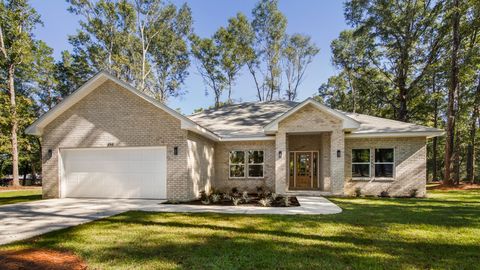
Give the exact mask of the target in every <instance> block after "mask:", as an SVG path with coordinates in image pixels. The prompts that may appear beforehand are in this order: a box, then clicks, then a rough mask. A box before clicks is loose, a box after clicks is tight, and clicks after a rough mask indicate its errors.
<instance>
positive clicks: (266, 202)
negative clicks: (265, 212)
mask: <svg viewBox="0 0 480 270" xmlns="http://www.w3.org/2000/svg"><path fill="white" fill-rule="evenodd" d="M258 203H259V204H260V205H261V206H263V207H267V206H270V205H271V203H272V202H271V201H270V199H269V198H263V199H260V200H259V201H258Z"/></svg>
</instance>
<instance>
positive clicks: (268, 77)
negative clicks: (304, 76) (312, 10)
mask: <svg viewBox="0 0 480 270" xmlns="http://www.w3.org/2000/svg"><path fill="white" fill-rule="evenodd" d="M252 15H253V21H252V28H253V30H254V33H255V41H254V45H255V57H254V58H251V59H250V61H249V70H250V73H251V74H252V76H253V78H254V80H255V85H256V86H257V91H258V99H259V101H263V100H272V99H273V98H274V95H275V94H277V97H278V96H279V95H280V84H281V74H282V69H281V66H280V58H281V53H282V42H283V40H284V37H285V30H286V28H287V19H286V18H285V16H284V15H283V14H282V12H281V11H280V10H279V9H278V0H260V2H258V4H257V5H256V6H255V8H254V9H253V11H252ZM261 60H263V61H264V67H262V65H261ZM259 74H261V76H263V78H259V77H260V76H259ZM259 79H263V82H262V83H259Z"/></svg>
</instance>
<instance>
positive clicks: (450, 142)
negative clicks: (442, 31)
mask: <svg viewBox="0 0 480 270" xmlns="http://www.w3.org/2000/svg"><path fill="white" fill-rule="evenodd" d="M451 10H452V15H451V27H452V49H451V52H450V80H449V88H448V106H447V140H446V144H445V176H444V177H445V178H444V183H445V184H447V185H453V184H454V177H453V175H452V172H453V164H454V160H453V159H454V158H455V155H456V154H457V153H455V150H454V149H455V148H454V147H455V145H454V144H455V125H456V123H455V121H456V111H457V109H458V107H457V104H456V103H457V102H458V94H459V93H458V91H459V82H458V74H459V67H458V65H459V63H458V58H459V57H458V53H459V52H458V51H459V49H460V38H461V37H460V29H459V28H460V20H461V11H460V0H453V1H452V7H451Z"/></svg>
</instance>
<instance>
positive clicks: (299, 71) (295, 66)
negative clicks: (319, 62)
mask: <svg viewBox="0 0 480 270" xmlns="http://www.w3.org/2000/svg"><path fill="white" fill-rule="evenodd" d="M319 51H320V50H319V49H318V48H317V46H315V44H314V43H313V42H312V41H311V38H310V37H309V36H304V35H301V34H294V35H292V36H290V37H288V38H287V41H286V45H285V47H284V48H283V52H282V54H283V59H284V69H285V76H286V78H287V93H286V95H287V99H288V100H295V99H296V98H297V91H298V86H299V85H300V84H301V82H302V81H303V77H304V75H305V71H306V70H307V67H308V65H309V64H310V63H311V62H312V61H313V58H314V57H315V55H317V54H318V52H319Z"/></svg>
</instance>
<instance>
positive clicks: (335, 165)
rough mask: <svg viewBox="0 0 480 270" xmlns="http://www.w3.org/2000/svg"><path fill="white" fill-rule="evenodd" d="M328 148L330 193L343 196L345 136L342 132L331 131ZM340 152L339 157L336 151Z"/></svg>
mask: <svg viewBox="0 0 480 270" xmlns="http://www.w3.org/2000/svg"><path fill="white" fill-rule="evenodd" d="M330 142H331V146H330V175H331V188H332V193H333V194H337V195H343V182H344V180H345V167H344V166H345V136H344V133H343V131H342V130H333V131H332V135H331V139H330ZM338 150H340V157H337V151H338Z"/></svg>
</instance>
